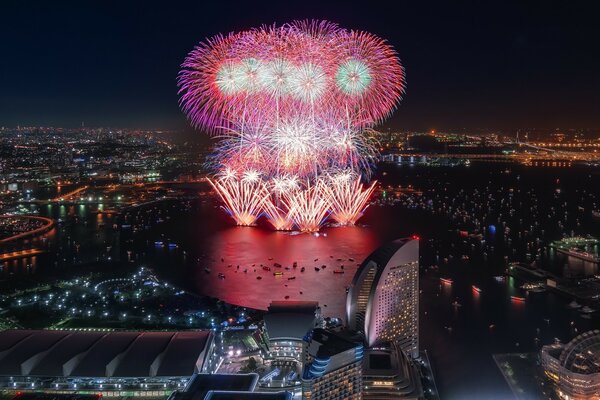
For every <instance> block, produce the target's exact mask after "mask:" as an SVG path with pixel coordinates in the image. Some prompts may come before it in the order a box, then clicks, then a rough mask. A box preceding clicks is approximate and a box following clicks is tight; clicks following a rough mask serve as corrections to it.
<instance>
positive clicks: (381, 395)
mask: <svg viewBox="0 0 600 400" xmlns="http://www.w3.org/2000/svg"><path fill="white" fill-rule="evenodd" d="M362 375H363V376H362V379H363V397H362V398H363V400H393V399H398V400H399V399H403V400H420V399H423V398H424V396H423V386H422V385H421V379H420V375H419V371H418V367H417V366H416V365H415V363H414V362H412V361H411V360H410V359H408V358H407V357H406V355H405V354H404V352H403V351H402V350H401V349H400V347H399V346H398V345H397V344H391V345H390V346H389V347H376V348H371V349H367V350H365V359H364V361H363V374H362Z"/></svg>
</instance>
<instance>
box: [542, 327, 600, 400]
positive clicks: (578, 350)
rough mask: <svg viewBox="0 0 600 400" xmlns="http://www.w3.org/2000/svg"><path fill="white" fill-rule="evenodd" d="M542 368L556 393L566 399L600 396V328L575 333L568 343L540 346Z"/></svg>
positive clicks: (590, 398) (582, 399) (597, 397)
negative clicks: (575, 335)
mask: <svg viewBox="0 0 600 400" xmlns="http://www.w3.org/2000/svg"><path fill="white" fill-rule="evenodd" d="M540 358H541V364H542V369H543V371H544V374H545V375H546V377H547V378H548V379H549V380H550V381H551V382H552V383H553V384H554V387H555V389H556V394H557V395H558V396H559V397H560V398H562V399H568V400H584V399H586V400H593V399H596V400H598V399H600V331H599V330H593V331H590V332H586V333H584V334H581V335H579V336H577V337H576V338H575V339H573V340H572V341H570V342H569V343H568V344H566V345H564V344H560V343H557V344H552V345H548V346H544V347H542V350H541V354H540Z"/></svg>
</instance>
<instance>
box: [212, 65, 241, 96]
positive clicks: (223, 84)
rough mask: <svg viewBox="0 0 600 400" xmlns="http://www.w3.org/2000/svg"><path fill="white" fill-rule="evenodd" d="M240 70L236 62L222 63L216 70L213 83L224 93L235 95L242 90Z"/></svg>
mask: <svg viewBox="0 0 600 400" xmlns="http://www.w3.org/2000/svg"><path fill="white" fill-rule="evenodd" d="M241 75H242V73H241V70H240V66H239V65H238V64H235V63H233V62H227V63H224V64H223V65H222V66H221V67H220V68H219V70H218V71H217V76H216V79H215V83H216V84H217V86H218V87H219V89H220V90H221V92H223V94H225V95H228V96H230V95H235V94H238V93H240V92H241V91H242V90H243V86H244V84H243V82H242V80H241V79H240V78H241Z"/></svg>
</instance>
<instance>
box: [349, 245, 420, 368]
mask: <svg viewBox="0 0 600 400" xmlns="http://www.w3.org/2000/svg"><path fill="white" fill-rule="evenodd" d="M346 317H347V321H348V327H349V328H350V329H352V330H355V331H358V332H362V333H363V334H364V335H365V340H366V342H367V344H368V346H370V347H371V346H375V345H378V344H381V343H388V342H393V343H396V344H398V345H399V346H400V348H401V349H402V350H403V351H404V352H405V353H406V354H407V355H409V356H411V357H413V358H416V357H418V356H419V240H418V238H414V237H413V238H407V239H399V240H396V241H394V242H392V243H390V244H388V245H386V246H383V247H381V248H379V249H377V250H376V251H374V252H373V253H372V254H371V255H370V256H369V257H367V258H366V259H365V261H364V262H363V263H362V264H361V266H360V267H359V269H358V271H357V272H356V275H355V276H354V279H353V280H352V284H351V285H350V289H349V291H348V297H347V299H346Z"/></svg>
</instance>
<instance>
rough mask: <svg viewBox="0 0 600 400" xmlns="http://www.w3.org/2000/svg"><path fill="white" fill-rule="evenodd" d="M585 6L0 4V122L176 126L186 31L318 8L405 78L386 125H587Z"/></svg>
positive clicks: (589, 8)
mask: <svg viewBox="0 0 600 400" xmlns="http://www.w3.org/2000/svg"><path fill="white" fill-rule="evenodd" d="M124 3H127V4H124ZM593 3H594V2H592V1H588V2H577V1H562V2H552V1H539V2H537V1H536V2H533V1H532V2H527V1H509V0H508V1H475V2H468V1H440V2H433V1H414V0H413V1H406V2H403V1H389V2H380V3H378V2H375V1H367V0H365V1H362V2H351V1H342V2H330V1H325V0H323V1H308V0H302V1H294V2H291V1H287V0H285V1H284V0H280V1H265V2H261V1H257V0H254V1H244V2H237V1H231V0H217V1H200V0H198V1H194V2H191V1H190V2H183V1H179V2H178V1H163V2H160V3H159V2H152V1H139V2H137V1H124V0H122V1H61V2H57V1H27V0H15V1H13V0H3V1H2V2H1V3H0V126H16V125H25V126H31V125H42V126H65V127H73V126H79V125H80V124H81V122H82V121H85V124H86V126H112V127H140V128H155V127H159V128H176V129H182V128H185V127H186V126H187V123H186V121H185V118H184V117H183V115H182V113H181V112H180V111H179V108H178V103H177V99H178V98H177V86H176V76H177V72H178V69H179V65H180V64H181V62H182V61H183V59H184V57H185V56H186V54H187V53H188V52H189V51H190V50H191V49H192V48H193V46H194V45H195V44H196V43H197V42H198V41H200V40H203V39H204V38H206V37H209V36H212V35H214V34H217V33H219V32H228V31H232V30H240V29H247V28H250V27H253V26H258V25H261V24H270V23H273V22H277V23H283V22H287V21H289V20H292V19H301V18H319V19H329V20H332V21H334V22H338V23H339V24H341V25H342V26H344V27H346V28H351V29H352V28H353V29H361V30H368V31H370V32H373V33H375V34H377V35H379V36H381V37H384V38H386V39H388V40H389V41H390V42H391V43H392V44H393V45H394V47H395V48H396V50H397V51H398V53H399V55H400V58H401V59H402V62H403V64H404V66H405V67H406V71H407V82H408V87H407V93H406V96H405V99H404V101H403V102H402V104H401V105H400V107H399V109H398V111H397V112H396V113H395V114H394V117H393V118H391V119H390V120H389V121H388V122H387V123H386V125H385V126H386V127H390V128H392V129H396V128H398V129H417V130H420V129H433V128H435V129H461V128H467V129H474V128H484V129H514V128H530V127H539V128H557V127H560V128H567V127H575V128H582V127H591V128H600V51H599V48H600V45H599V41H600V24H599V23H598V11H600V10H598V7H597V6H593V5H592V4H593Z"/></svg>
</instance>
